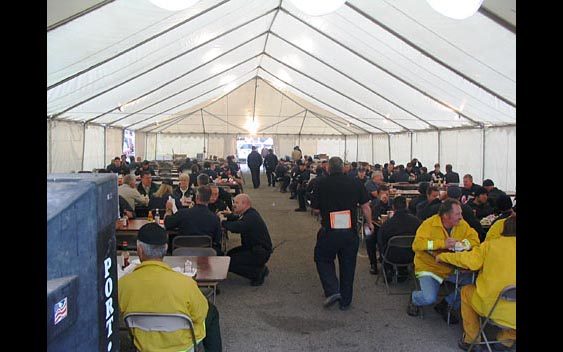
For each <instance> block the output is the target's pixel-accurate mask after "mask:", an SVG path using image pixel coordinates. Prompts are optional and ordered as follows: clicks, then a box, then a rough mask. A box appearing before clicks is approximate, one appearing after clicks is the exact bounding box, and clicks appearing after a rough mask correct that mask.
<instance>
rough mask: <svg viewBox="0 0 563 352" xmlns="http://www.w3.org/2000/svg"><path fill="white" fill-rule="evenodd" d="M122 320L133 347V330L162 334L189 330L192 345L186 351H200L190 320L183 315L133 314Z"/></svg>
mask: <svg viewBox="0 0 563 352" xmlns="http://www.w3.org/2000/svg"><path fill="white" fill-rule="evenodd" d="M123 320H124V321H125V325H126V326H127V329H128V330H129V336H130V337H131V342H132V344H133V345H134V341H135V332H134V330H133V328H136V329H140V330H143V331H163V332H171V331H178V330H184V329H188V330H190V335H191V337H192V345H193V347H192V348H190V349H188V351H194V352H197V351H198V350H200V349H199V348H198V346H197V340H196V337H195V331H194V324H193V322H192V319H191V318H190V317H189V316H187V315H185V314H181V313H146V312H135V313H128V314H126V315H125V316H124V317H123ZM186 348H188V346H186Z"/></svg>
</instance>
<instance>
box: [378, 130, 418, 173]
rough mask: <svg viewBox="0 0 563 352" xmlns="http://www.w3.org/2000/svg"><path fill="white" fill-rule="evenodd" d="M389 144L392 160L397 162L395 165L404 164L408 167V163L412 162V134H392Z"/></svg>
mask: <svg viewBox="0 0 563 352" xmlns="http://www.w3.org/2000/svg"><path fill="white" fill-rule="evenodd" d="M389 143H390V144H391V160H395V165H400V164H403V165H405V166H406V165H407V163H408V162H410V161H411V160H412V159H411V136H410V134H409V133H398V134H392V135H390V141H389ZM387 161H389V160H387ZM387 161H386V162H387ZM382 165H383V164H382Z"/></svg>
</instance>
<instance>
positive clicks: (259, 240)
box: [219, 193, 273, 286]
mask: <svg viewBox="0 0 563 352" xmlns="http://www.w3.org/2000/svg"><path fill="white" fill-rule="evenodd" d="M233 206H234V209H233V213H228V212H220V213H219V214H221V215H222V216H224V217H225V219H224V220H223V221H221V225H222V226H223V227H224V228H225V229H227V230H229V231H231V232H233V233H240V239H241V245H240V246H238V247H235V248H232V249H231V250H229V251H228V252H227V255H228V256H230V257H231V262H230V264H229V271H230V272H233V273H235V274H238V275H240V276H242V277H245V278H247V279H250V280H251V282H250V284H251V285H252V286H261V285H262V284H264V279H265V278H266V276H268V274H269V273H270V271H269V270H268V267H267V266H266V263H267V262H268V260H269V259H270V255H271V254H272V252H273V249H272V239H271V238H270V233H269V232H268V227H267V226H266V223H265V222H264V220H263V219H262V217H261V216H260V214H259V213H258V211H256V209H254V208H253V207H252V204H251V200H250V197H249V196H248V195H247V194H245V193H241V194H239V195H238V196H236V197H235V201H234V204H233Z"/></svg>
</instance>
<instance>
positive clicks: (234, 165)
mask: <svg viewBox="0 0 563 352" xmlns="http://www.w3.org/2000/svg"><path fill="white" fill-rule="evenodd" d="M227 164H229V168H230V169H231V174H232V175H235V174H236V173H237V172H238V171H239V170H240V167H239V166H238V164H237V163H236V162H235V157H234V156H233V155H229V156H227Z"/></svg>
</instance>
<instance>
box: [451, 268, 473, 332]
mask: <svg viewBox="0 0 563 352" xmlns="http://www.w3.org/2000/svg"><path fill="white" fill-rule="evenodd" d="M454 272H455V283H454V284H455V285H454V298H453V301H454V302H455V301H456V298H457V295H458V294H460V293H461V292H460V290H461V287H460V286H459V275H460V274H463V273H469V272H470V273H471V275H472V276H471V283H475V274H476V273H477V271H471V270H469V269H462V268H459V267H456V268H455V269H454ZM450 292H451V291H450ZM453 308H454V307H453V306H452V305H448V319H447V321H446V324H447V325H450V318H451V316H452V310H453Z"/></svg>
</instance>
